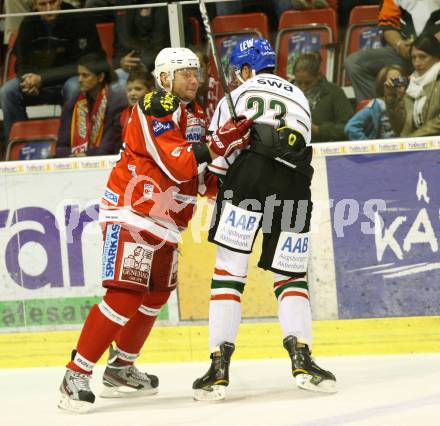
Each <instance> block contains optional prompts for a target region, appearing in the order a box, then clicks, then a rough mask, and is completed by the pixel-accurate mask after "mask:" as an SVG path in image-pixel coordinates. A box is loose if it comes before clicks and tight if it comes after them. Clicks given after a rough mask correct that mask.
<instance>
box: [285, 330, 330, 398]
mask: <svg viewBox="0 0 440 426" xmlns="http://www.w3.org/2000/svg"><path fill="white" fill-rule="evenodd" d="M283 346H284V348H285V349H286V351H287V352H288V353H289V356H290V359H291V360H292V374H293V377H294V378H295V381H296V384H297V386H298V387H300V388H302V389H307V390H313V391H318V392H329V393H334V392H337V389H336V378H335V376H334V375H333V374H332V373H330V371H326V370H323V369H322V368H321V367H319V366H318V365H316V363H315V362H314V361H313V358H312V357H311V355H310V350H309V347H308V346H307V345H298V342H297V339H296V337H294V336H287V337H286V338H285V339H284V340H283Z"/></svg>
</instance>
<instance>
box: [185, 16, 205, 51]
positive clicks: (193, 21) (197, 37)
mask: <svg viewBox="0 0 440 426" xmlns="http://www.w3.org/2000/svg"><path fill="white" fill-rule="evenodd" d="M188 20H189V25H190V26H191V30H192V39H191V44H193V45H194V46H200V43H201V42H202V31H201V30H200V22H199V20H198V19H197V18H196V17H194V16H190V17H189V18H188Z"/></svg>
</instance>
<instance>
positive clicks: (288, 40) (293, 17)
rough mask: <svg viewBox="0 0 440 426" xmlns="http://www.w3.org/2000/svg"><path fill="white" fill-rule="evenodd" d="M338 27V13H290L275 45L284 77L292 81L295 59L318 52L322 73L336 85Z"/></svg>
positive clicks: (280, 22)
mask: <svg viewBox="0 0 440 426" xmlns="http://www.w3.org/2000/svg"><path fill="white" fill-rule="evenodd" d="M337 40H338V25H337V15H336V11H335V10H334V9H332V8H328V9H311V10H288V11H286V12H284V13H283V14H282V15H281V17H280V21H279V24H278V35H277V40H276V44H275V49H276V52H277V71H278V73H279V75H280V76H282V77H292V75H291V74H292V72H291V69H290V67H291V66H292V65H293V62H294V60H295V58H296V57H297V56H298V55H299V54H301V53H305V52H308V51H311V50H319V52H320V53H321V57H322V65H321V71H322V73H323V74H324V75H326V76H327V79H328V80H329V81H333V76H334V68H335V57H336V49H335V43H336V42H337Z"/></svg>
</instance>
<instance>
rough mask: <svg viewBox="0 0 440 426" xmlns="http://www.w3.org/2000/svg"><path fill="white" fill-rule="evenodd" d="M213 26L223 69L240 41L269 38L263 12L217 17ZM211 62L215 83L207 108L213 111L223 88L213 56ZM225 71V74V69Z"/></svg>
mask: <svg viewBox="0 0 440 426" xmlns="http://www.w3.org/2000/svg"><path fill="white" fill-rule="evenodd" d="M211 25H212V33H213V37H214V40H215V44H216V46H217V50H218V53H219V55H220V57H221V61H222V64H223V68H225V65H227V64H228V62H229V55H230V53H231V51H232V49H233V48H234V46H235V45H236V44H237V42H238V41H239V40H240V39H242V38H244V37H246V36H251V37H265V38H269V21H268V19H267V15H266V14H265V13H261V12H259V13H241V14H235V15H221V16H216V17H215V18H214V19H213V20H212V24H211ZM209 61H210V70H211V77H212V78H213V81H211V83H210V89H209V93H208V99H209V101H208V104H209V105H208V106H207V108H208V110H212V111H213V110H214V109H215V107H216V105H217V102H218V101H219V100H220V99H221V97H222V96H223V87H222V86H221V84H220V82H219V74H218V71H217V67H216V66H215V63H214V59H213V56H212V54H211V55H210V59H209ZM223 71H224V72H225V69H224V70H223Z"/></svg>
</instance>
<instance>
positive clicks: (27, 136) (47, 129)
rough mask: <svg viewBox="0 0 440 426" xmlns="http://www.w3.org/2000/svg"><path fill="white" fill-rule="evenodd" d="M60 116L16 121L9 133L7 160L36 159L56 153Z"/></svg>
mask: <svg viewBox="0 0 440 426" xmlns="http://www.w3.org/2000/svg"><path fill="white" fill-rule="evenodd" d="M59 127H60V119H59V118H46V119H40V120H26V121H16V122H15V123H14V124H13V125H12V128H11V131H10V133H9V143H8V147H7V149H6V160H7V161H8V160H35V159H41V158H50V157H53V156H54V155H55V149H56V142H57V140H58V129H59Z"/></svg>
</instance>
